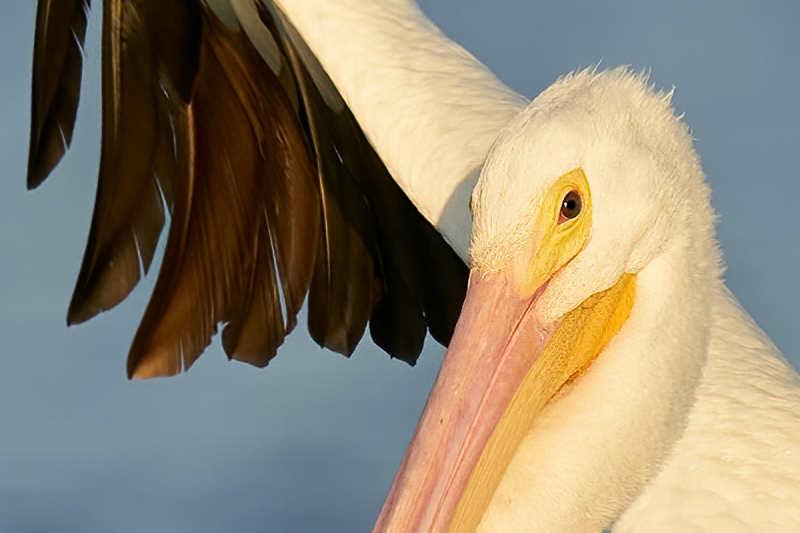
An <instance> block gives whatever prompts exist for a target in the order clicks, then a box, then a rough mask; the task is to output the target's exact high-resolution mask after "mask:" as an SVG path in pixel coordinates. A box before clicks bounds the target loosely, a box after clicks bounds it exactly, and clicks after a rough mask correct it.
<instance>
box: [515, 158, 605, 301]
mask: <svg viewBox="0 0 800 533" xmlns="http://www.w3.org/2000/svg"><path fill="white" fill-rule="evenodd" d="M572 190H576V191H578V192H579V193H580V195H581V199H582V201H583V208H582V209H581V212H580V214H578V216H576V217H575V218H573V219H569V220H566V221H564V222H562V223H561V224H559V223H558V220H559V214H560V212H561V203H562V201H563V199H564V197H565V196H566V195H567V193H568V192H570V191H572ZM541 205H542V209H541V210H540V211H539V215H538V217H537V218H536V223H535V226H534V228H533V233H534V239H535V241H534V249H533V250H532V252H533V253H532V254H531V255H530V256H527V257H521V258H520V261H521V264H518V265H517V268H516V278H517V280H518V287H517V288H518V290H519V292H520V295H526V296H529V295H532V294H533V293H534V292H535V291H536V290H537V289H538V288H539V287H541V286H542V285H543V284H544V283H545V282H546V281H547V280H549V279H550V278H551V277H552V276H553V274H554V273H555V272H556V271H557V270H558V269H560V268H561V267H562V266H564V265H565V264H566V263H567V262H568V261H569V260H570V259H572V258H573V257H575V256H576V255H577V254H578V252H580V251H581V249H582V248H583V246H584V245H585V244H586V241H587V240H588V238H589V232H590V231H591V228H592V196H591V193H590V191H589V182H588V181H587V180H586V174H585V173H584V172H583V169H582V168H580V167H578V168H576V169H574V170H570V171H569V172H567V173H566V174H564V175H562V176H561V177H559V178H558V179H557V180H556V181H555V183H553V185H551V186H550V188H549V189H548V190H547V192H546V193H545V195H544V198H543V199H542V202H541Z"/></svg>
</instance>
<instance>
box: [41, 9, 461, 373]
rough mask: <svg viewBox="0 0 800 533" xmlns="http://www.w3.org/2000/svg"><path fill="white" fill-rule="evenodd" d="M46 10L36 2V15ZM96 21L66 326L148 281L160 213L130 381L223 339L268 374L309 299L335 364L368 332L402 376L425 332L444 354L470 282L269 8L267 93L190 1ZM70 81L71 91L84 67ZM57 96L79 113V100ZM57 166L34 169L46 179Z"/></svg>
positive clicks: (262, 67)
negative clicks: (273, 54)
mask: <svg viewBox="0 0 800 533" xmlns="http://www.w3.org/2000/svg"><path fill="white" fill-rule="evenodd" d="M49 3H50V2H48V0H40V8H39V9H40V11H42V9H44V8H43V7H42V5H44V4H49ZM104 9H105V12H104V15H105V16H104V20H105V22H104V28H103V35H104V37H103V153H102V160H101V170H100V178H99V184H98V191H97V199H96V204H95V213H94V218H93V220H92V228H91V232H90V237H89V243H88V245H87V249H86V253H85V256H84V262H83V265H82V267H81V273H80V275H79V279H78V283H77V286H76V289H75V294H74V296H73V301H72V304H71V306H70V313H69V321H70V322H80V321H83V320H86V319H88V318H91V316H94V315H95V314H97V313H98V312H100V311H102V310H105V309H108V308H109V307H112V306H113V305H116V304H117V303H118V302H119V301H121V300H122V299H123V298H124V297H125V296H126V295H127V294H128V293H129V292H130V290H131V289H132V288H133V286H135V284H136V283H137V282H138V280H139V277H140V273H141V271H146V270H147V268H148V267H149V265H150V262H151V260H152V257H153V253H154V249H155V246H156V243H157V241H158V237H159V234H160V232H161V229H162V227H163V223H164V219H165V211H164V209H165V207H166V208H167V209H170V210H171V212H172V222H171V226H170V231H169V235H168V238H167V246H166V251H165V256H164V260H163V263H162V267H161V271H160V273H159V277H158V280H157V282H156V287H155V289H154V292H153V296H152V298H151V300H150V303H149V305H148V308H147V311H146V312H145V316H144V318H143V319H142V323H141V325H140V327H139V330H138V331H137V333H136V336H135V338H134V341H133V345H132V347H131V352H130V355H129V359H128V373H129V375H131V376H136V377H148V376H156V375H172V374H175V373H177V372H180V371H181V370H182V369H186V368H188V367H189V366H191V365H192V364H193V363H194V361H195V360H196V359H197V357H199V355H200V354H201V353H202V351H203V350H204V349H205V347H206V346H207V345H208V343H209V342H210V341H211V338H212V336H213V335H214V333H215V332H216V331H217V327H218V325H219V324H220V323H222V324H224V325H225V328H224V330H223V333H222V343H223V347H224V348H225V351H226V352H227V353H228V355H229V357H231V358H235V359H239V360H242V361H246V362H249V363H251V364H254V365H257V366H264V365H266V364H267V363H268V362H269V361H270V359H271V358H272V357H274V355H275V353H276V350H277V348H278V346H279V345H280V344H281V343H282V342H283V339H284V337H285V335H286V334H287V333H288V332H289V331H291V330H292V328H294V326H295V323H296V315H297V313H298V311H299V309H300V307H301V306H302V303H303V300H304V298H305V296H306V294H309V330H310V332H311V334H312V337H313V338H314V339H315V340H316V341H317V342H318V343H319V344H320V345H322V346H326V347H328V348H331V349H333V350H335V351H338V352H340V353H343V354H345V355H349V354H350V353H351V352H352V351H353V349H354V348H355V346H356V344H357V343H358V341H359V339H360V338H361V337H362V335H363V332H364V329H365V327H366V323H367V321H369V322H370V330H371V333H372V337H373V339H374V340H375V341H376V343H377V344H378V345H379V346H381V347H382V348H384V349H385V350H386V351H387V352H389V354H391V355H393V356H395V357H399V358H401V359H403V360H405V361H407V362H409V363H412V364H413V362H414V361H416V359H417V357H418V356H419V353H420V350H421V348H422V344H423V341H424V337H425V332H426V329H427V328H429V329H430V331H431V333H432V335H433V336H434V338H435V339H437V340H438V341H439V342H441V343H443V344H447V343H448V342H449V340H450V337H451V335H452V332H453V329H454V327H455V322H456V320H457V318H458V313H459V311H460V307H461V303H462V301H463V298H464V293H465V291H466V280H467V269H466V266H465V265H464V264H463V263H462V262H461V261H460V259H459V258H458V257H457V256H456V254H455V253H454V252H453V251H452V249H451V248H450V247H449V246H448V245H447V244H446V243H445V241H444V240H443V239H442V237H441V236H440V235H439V234H438V233H437V232H436V230H435V229H434V228H433V226H431V224H430V223H429V222H428V221H427V220H425V219H424V217H422V215H420V214H419V212H418V211H417V210H416V209H415V208H414V206H413V205H412V204H411V202H410V201H409V200H408V198H407V197H406V196H405V195H404V194H403V192H402V190H401V189H400V188H399V186H398V185H397V184H396V183H395V182H394V180H393V179H392V178H391V176H390V175H389V173H388V171H387V170H386V168H385V166H384V165H383V163H382V162H381V160H380V158H379V157H378V156H377V154H376V153H375V151H374V150H373V149H372V147H371V146H370V144H369V142H368V140H367V139H366V137H365V136H364V134H363V132H362V131H361V129H360V127H359V126H358V124H357V122H356V120H355V118H354V117H353V115H352V113H351V112H350V110H349V109H347V108H346V106H344V108H343V109H338V110H334V109H331V108H330V107H329V106H328V104H327V103H326V98H323V96H322V93H321V91H324V93H325V94H326V96H327V97H330V95H334V96H336V97H339V96H338V93H337V91H336V89H335V87H334V86H333V83H332V82H331V81H330V80H329V79H328V78H327V76H326V75H325V74H324V71H323V70H322V68H321V66H320V65H319V64H318V63H317V62H316V59H315V58H314V56H313V54H312V53H311V52H310V50H308V48H307V47H306V45H305V43H304V42H303V40H302V38H301V37H300V36H299V35H298V34H297V33H296V32H295V31H294V30H293V28H292V27H291V25H290V24H289V23H288V22H287V21H286V20H284V19H283V17H282V15H281V14H280V12H279V11H278V10H277V9H275V8H274V6H270V7H269V8H268V9H264V8H263V7H262V8H261V10H260V13H261V16H262V22H263V23H264V25H265V26H266V28H267V29H268V30H269V31H271V32H272V33H273V36H274V37H275V41H276V42H277V43H278V45H279V48H280V50H281V52H282V58H281V61H282V68H281V70H280V72H279V75H278V77H276V76H275V75H274V74H273V72H272V70H270V68H269V67H268V66H267V65H266V64H265V63H264V62H263V59H262V58H261V56H260V55H259V54H258V52H257V51H256V49H255V48H254V47H253V46H252V44H251V43H250V41H249V40H248V38H247V37H246V35H245V34H244V33H240V32H237V31H235V30H231V29H230V28H228V27H226V26H225V25H223V24H222V23H221V22H220V21H219V20H217V19H216V18H215V17H214V16H213V15H212V14H211V13H210V12H209V11H208V9H207V8H206V7H205V6H203V4H202V3H201V2H198V1H197V0H175V1H173V2H153V1H149V0H124V1H123V0H105V3H104ZM42 20H43V19H42V17H41V15H40V17H39V19H37V22H39V23H42ZM78 26H79V25H78ZM83 27H85V14H84V19H83ZM49 31H50V33H53V32H55V30H49ZM41 32H44V30H42V29H41V26H40V27H39V28H37V54H38V55H37V57H39V56H42V57H43V58H44V59H42V60H41V61H49V62H50V63H56V64H60V63H59V61H60V62H61V63H64V61H63V60H59V59H58V57H56V58H55V59H49V58H48V57H46V55H47V54H53V53H54V52H53V51H52V50H50V49H49V48H48V47H47V46H45V45H44V44H42V45H41V46H39V44H38V43H39V41H38V35H39V33H41ZM77 35H78V34H77V33H76V36H77ZM80 36H81V38H82V33H81V34H80ZM40 49H41V50H43V51H42V52H41V53H39V50H40ZM78 60H80V55H78ZM73 61H74V60H73ZM73 70H74V69H73ZM312 71H313V72H314V76H313V77H312V76H311V75H310V72H312ZM37 72H38V74H37ZM70 72H72V70H70ZM43 76H44V74H42V72H41V71H35V72H34V103H33V106H34V126H35V125H36V121H37V117H38V116H40V115H37V114H36V113H37V112H38V111H37V109H39V108H38V107H37V106H39V107H41V105H42V104H41V101H43V100H42V98H41V97H37V96H36V90H37V89H36V87H37V86H41V87H52V86H53V83H51V82H50V83H49V85H48V84H44V83H43V82H42V83H39V85H37V83H38V82H37V80H39V79H40V78H42V77H43ZM72 76H73V77H76V76H77V80H78V82H79V80H80V63H78V70H77V74H74V73H73V74H72ZM42 79H44V78H42ZM320 84H322V85H323V86H322V87H321V86H320ZM70 87H72V86H69V85H67V86H64V87H62V88H61V89H60V90H64V91H67V90H68V89H70ZM52 91H53V90H51V92H52ZM48 94H49V93H48ZM66 96H71V97H72V99H71V100H70V99H67V101H71V102H73V104H74V105H77V94H75V95H72V93H69V92H68V93H67V95H66ZM66 96H59V93H58V91H56V92H55V96H50V97H49V98H50V99H51V100H54V101H57V100H58V99H59V98H62V99H63V98H66ZM37 98H39V99H38V100H37ZM339 98H340V97H339ZM63 107H64V106H63V105H62V108H63ZM67 107H68V106H67ZM59 113H62V114H63V113H64V111H59ZM40 114H41V113H40ZM51 114H52V113H51ZM58 116H59V117H61V116H62V115H58ZM72 116H73V118H72V119H70V121H67V122H68V125H69V131H70V135H71V124H72V121H74V110H73V111H72ZM40 122H41V120H40ZM60 127H62V128H63V127H64V126H60ZM33 129H34V128H33V127H32V136H31V138H32V144H31V154H32V156H31V157H32V158H33V154H34V148H33V147H34V143H33V139H34V134H33ZM39 129H41V128H39ZM43 135H45V134H40V133H37V134H36V138H37V139H38V138H39V137H42V138H44V137H43ZM47 135H49V134H47ZM65 137H66V135H65ZM39 144H41V143H39ZM61 148H62V152H63V145H61ZM37 150H38V148H37ZM59 158H60V154H58V157H56V158H55V159H52V160H45V161H50V162H49V163H47V165H49V168H52V166H54V165H55V164H56V163H57V162H58V159H59ZM32 161H34V160H33V159H32ZM36 161H38V159H37V160H36ZM30 164H31V168H38V167H40V166H41V165H42V163H40V162H32V163H30ZM47 165H45V166H44V167H42V168H45V167H47ZM49 168H48V171H49ZM45 175H46V174H45Z"/></svg>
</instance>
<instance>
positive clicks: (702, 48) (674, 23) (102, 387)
mask: <svg viewBox="0 0 800 533" xmlns="http://www.w3.org/2000/svg"><path fill="white" fill-rule="evenodd" d="M97 3H98V4H99V2H97ZM645 4H646V5H645ZM423 8H424V10H425V11H426V12H427V13H428V14H429V15H430V16H431V17H432V18H433V20H434V21H435V22H436V23H437V24H439V25H440V26H441V27H442V29H443V30H444V31H445V33H447V34H448V35H450V36H451V37H452V38H454V39H455V40H456V41H458V42H460V43H462V44H463V45H464V46H465V47H466V48H467V49H469V50H470V51H471V52H472V53H474V54H475V55H476V56H477V57H478V58H479V59H481V60H482V61H483V62H485V63H486V64H487V65H489V67H490V68H492V69H493V70H494V71H495V72H496V73H497V74H498V75H499V77H500V78H501V79H503V80H504V81H505V82H506V83H508V84H509V85H510V86H511V87H513V88H514V89H516V90H517V91H520V92H522V93H524V94H526V95H528V96H530V97H532V96H535V95H536V94H538V93H539V92H540V91H541V90H542V89H544V88H545V87H546V86H547V85H549V84H550V83H551V82H552V81H553V80H555V78H557V77H558V76H559V75H562V74H564V73H566V72H568V71H570V70H573V69H575V68H578V67H583V66H587V65H590V64H593V63H596V62H597V61H598V60H602V65H603V66H606V67H613V66H616V65H619V64H630V65H633V66H634V67H636V68H637V69H638V68H649V69H652V79H653V80H654V81H655V82H656V83H657V84H658V85H660V86H662V87H665V88H671V87H672V86H675V87H676V88H677V91H676V96H675V105H676V107H677V109H678V110H679V111H680V112H685V113H686V121H687V122H688V123H689V125H690V126H691V128H692V130H693V132H694V135H695V137H696V138H697V149H698V151H699V153H700V155H701V157H702V160H703V164H704V168H705V170H706V173H707V174H708V176H709V180H710V181H711V184H712V188H713V191H714V206H715V208H716V209H717V211H718V212H719V214H720V224H719V227H718V230H719V236H720V240H721V242H722V246H723V248H724V250H725V256H726V260H727V263H728V271H727V275H726V277H727V279H728V283H729V285H730V286H731V288H732V289H733V291H734V293H736V294H737V295H738V297H739V298H740V300H741V301H742V303H743V304H744V306H745V308H746V309H748V311H749V312H750V313H751V314H752V315H753V316H754V317H755V319H756V321H757V322H758V323H759V324H760V325H761V326H762V327H763V328H764V329H765V330H766V331H767V332H768V333H769V334H770V336H771V337H772V339H773V340H774V341H775V343H776V344H777V345H778V346H779V347H780V348H781V349H782V350H783V351H784V353H785V354H786V355H787V357H788V358H789V359H790V360H791V361H792V362H793V364H794V365H795V367H798V366H800V350H798V349H797V346H798V345H799V344H800V328H798V317H800V283H798V281H797V272H798V271H799V270H800V236H799V234H800V220H798V209H797V204H798V199H800V180H799V179H798V176H800V97H798V96H800V94H799V93H800V57H798V54H800V33H799V32H797V25H798V22H800V4H797V3H794V2H782V3H778V2H772V3H769V4H767V3H756V2H742V1H739V2H737V1H731V2H702V3H700V2H693V1H684V2H680V1H677V2H676V1H673V2H664V3H663V4H662V5H657V4H656V3H651V2H648V3H642V2H633V1H631V2H603V3H600V2H589V3H584V2H574V1H565V2H559V3H558V5H557V6H551V7H541V6H537V5H534V3H533V2H527V1H513V2H512V1H502V0H501V1H498V2H489V1H481V2H477V1H465V0H459V1H455V0H447V1H445V0H427V1H425V2H423ZM3 11H4V16H3V17H2V18H0V73H2V74H0V76H1V77H0V531H15V532H19V533H38V532H46V531H48V532H49V531H60V532H73V531H74V532H78V531H80V532H88V533H93V532H109V531H112V532H141V531H148V532H154V533H159V532H184V531H186V532H217V531H225V532H229V531H236V532H239V531H241V532H249V531H267V532H272V531H274V532H284V531H286V532H354V531H367V530H369V529H370V528H371V525H372V521H373V520H374V518H375V516H376V514H377V512H378V509H379V507H380V504H381V502H382V501H383V497H384V495H385V493H386V491H387V490H388V487H389V484H390V483H391V479H392V477H393V475H394V472H395V470H396V468H397V466H398V464H399V462H400V459H401V457H402V454H403V451H404V449H405V446H406V444H407V442H408V439H409V438H410V435H411V431H412V430H413V427H414V425H415V424H416V420H417V417H418V415H419V413H420V411H421V409H422V406H423V404H424V401H425V398H426V395H427V392H428V389H429V388H430V385H431V383H432V381H433V378H434V376H435V373H436V370H437V368H438V364H439V362H440V360H441V355H442V349H441V348H440V347H439V346H437V345H435V343H433V342H431V343H429V345H428V347H427V348H426V353H425V354H424V355H423V357H422V359H421V362H420V364H419V365H418V366H417V367H416V368H414V369H411V368H409V367H407V366H405V365H404V364H402V363H398V362H396V361H391V362H390V361H388V360H387V358H386V356H385V355H383V354H382V353H380V352H379V351H378V350H377V349H376V348H374V347H373V346H372V345H371V344H369V343H366V342H365V343H362V345H361V346H360V347H359V349H358V350H357V352H356V353H355V354H354V356H353V358H352V359H351V360H349V361H348V360H345V359H344V358H342V357H340V356H338V355H335V354H332V353H326V352H323V351H322V350H320V349H319V348H317V347H316V346H315V345H314V344H313V343H312V342H310V341H309V339H308V338H307V334H306V332H305V330H304V328H303V327H301V328H298V331H297V332H296V333H295V334H294V335H292V337H291V338H290V339H289V340H288V342H287V343H286V345H285V346H284V347H283V348H282V352H281V354H280V356H279V357H278V358H277V359H276V360H275V361H274V362H273V363H272V364H271V365H270V367H269V368H268V369H267V370H265V371H257V370H254V369H252V368H250V367H247V366H245V365H241V364H234V363H227V362H226V359H225V357H224V355H223V354H222V350H221V348H220V347H219V344H217V343H215V344H214V345H213V346H212V347H211V348H210V349H209V350H208V351H207V353H206V355H205V356H204V357H202V358H201V359H200V361H199V362H198V363H197V364H196V365H195V366H194V367H193V368H192V370H191V372H189V373H188V374H184V375H181V376H179V377H177V378H173V379H169V380H154V381H147V382H128V381H127V380H126V379H125V356H126V354H127V350H128V345H129V343H130V340H131V339H132V337H133V333H134V331H135V328H136V325H137V324H138V320H139V318H140V316H141V314H142V312H143V311H144V306H145V304H146V301H147V298H148V295H149V292H150V290H151V289H152V287H153V284H154V281H153V277H152V276H151V277H150V278H148V279H147V280H146V281H145V282H144V283H143V284H142V285H141V286H140V287H139V288H138V289H137V290H136V291H135V293H134V294H133V295H132V297H131V298H129V300H128V301H126V302H125V303H123V304H122V305H121V306H120V307H119V308H117V309H115V310H114V311H112V312H109V313H106V314H104V315H102V316H100V317H98V318H96V319H94V320H92V321H91V322H90V323H88V324H86V325H83V326H79V327H75V328H72V329H69V330H67V328H66V326H65V324H64V323H65V315H66V309H67V304H68V301H69V297H70V295H71V292H72V285H73V283H74V280H75V278H76V276H77V273H78V268H79V266H80V260H81V256H82V253H83V247H84V244H85V242H86V236H87V233H88V227H89V221H90V216H91V210H92V204H93V199H94V187H95V176H96V172H97V167H98V145H99V124H100V99H99V94H98V87H99V82H98V79H99V73H98V67H99V62H100V59H99V58H100V52H99V31H98V30H99V17H97V16H93V17H92V20H91V26H90V37H89V41H88V44H87V58H86V65H87V67H88V72H87V75H86V77H85V84H84V93H83V102H82V107H81V110H80V112H79V118H78V124H77V128H76V132H75V141H74V143H73V148H72V150H71V151H70V152H69V154H68V155H67V157H66V159H65V160H64V161H63V162H62V164H61V166H60V167H59V168H58V169H57V171H56V172H55V174H54V175H53V176H52V177H51V178H50V180H48V182H46V183H45V185H44V186H43V187H42V188H41V189H40V190H39V191H37V192H36V193H27V192H26V191H25V168H26V156H27V142H28V111H29V106H30V100H29V92H30V60H31V56H32V41H33V32H34V21H35V2H34V1H33V0H8V1H7V2H6V3H5V5H4V7H3ZM95 15H97V13H95Z"/></svg>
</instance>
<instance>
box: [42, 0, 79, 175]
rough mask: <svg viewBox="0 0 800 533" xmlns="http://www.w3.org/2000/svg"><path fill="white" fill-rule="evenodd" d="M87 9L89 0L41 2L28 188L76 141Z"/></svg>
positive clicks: (51, 168) (44, 0) (47, 172)
mask: <svg viewBox="0 0 800 533" xmlns="http://www.w3.org/2000/svg"><path fill="white" fill-rule="evenodd" d="M88 11H89V0H39V5H38V8H37V10H36V37H35V39H34V47H33V86H32V90H31V139H30V148H29V152H28V188H29V189H35V188H36V187H38V186H39V185H40V184H41V183H42V182H43V181H44V180H45V178H47V176H48V175H49V174H50V172H51V171H52V170H53V169H54V168H55V166H56V165H57V164H58V162H59V161H61V158H62V157H63V156H64V153H65V152H66V150H67V148H68V147H69V145H70V143H71V142H72V132H73V130H74V128H75V114H76V112H77V110H78V101H79V100H80V95H81V69H82V67H83V40H84V37H85V36H86V17H87V14H88Z"/></svg>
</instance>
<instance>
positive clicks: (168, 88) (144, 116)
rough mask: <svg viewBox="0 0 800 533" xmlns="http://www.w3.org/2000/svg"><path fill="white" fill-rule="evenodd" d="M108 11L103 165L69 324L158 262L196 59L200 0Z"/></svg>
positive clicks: (128, 3) (109, 301)
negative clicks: (179, 126)
mask: <svg viewBox="0 0 800 533" xmlns="http://www.w3.org/2000/svg"><path fill="white" fill-rule="evenodd" d="M104 12H105V14H106V16H105V17H103V58H102V61H103V78H102V83H103V135H102V152H101V158H100V174H99V178H98V185H97V195H96V198H95V207H94V215H93V217H92V225H91V228H90V230H89V240H88V242H87V245H86V251H85V253H84V258H83V263H82V264H81V269H80V273H79V275H78V280H77V283H76V286H75V291H74V293H73V297H72V301H71V303H70V308H69V312H68V315H67V322H68V323H70V324H75V323H80V322H83V321H85V320H88V319H89V318H91V317H93V316H94V315H96V314H97V313H100V312H101V311H105V310H107V309H109V308H111V307H113V306H115V305H117V304H118V303H119V302H120V301H122V300H123V299H124V298H125V297H126V296H127V295H128V294H129V293H130V291H131V290H132V289H133V287H135V286H136V284H137V283H138V281H139V279H140V277H141V274H142V273H143V272H144V273H146V272H147V271H148V269H149V267H150V264H151V262H152V259H153V254H154V253H155V248H156V245H157V244H158V239H159V236H160V234H161V230H162V228H163V226H164V222H165V218H166V213H165V209H164V208H165V204H164V200H165V199H166V207H167V208H168V209H171V204H172V194H171V191H172V180H173V175H172V174H173V172H174V166H175V135H174V125H173V121H174V116H175V115H177V114H180V113H181V112H182V111H181V109H182V108H183V107H185V106H186V105H187V103H188V100H189V97H190V94H191V90H192V86H193V84H194V78H195V75H196V72H197V64H198V54H199V37H200V36H199V32H198V28H199V27H200V21H199V20H200V19H199V17H200V12H199V9H198V7H197V6H196V4H195V2H193V1H190V0H180V1H175V2H163V3H158V2H150V1H147V0H124V1H123V0H105V2H104ZM140 262H141V268H140Z"/></svg>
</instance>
